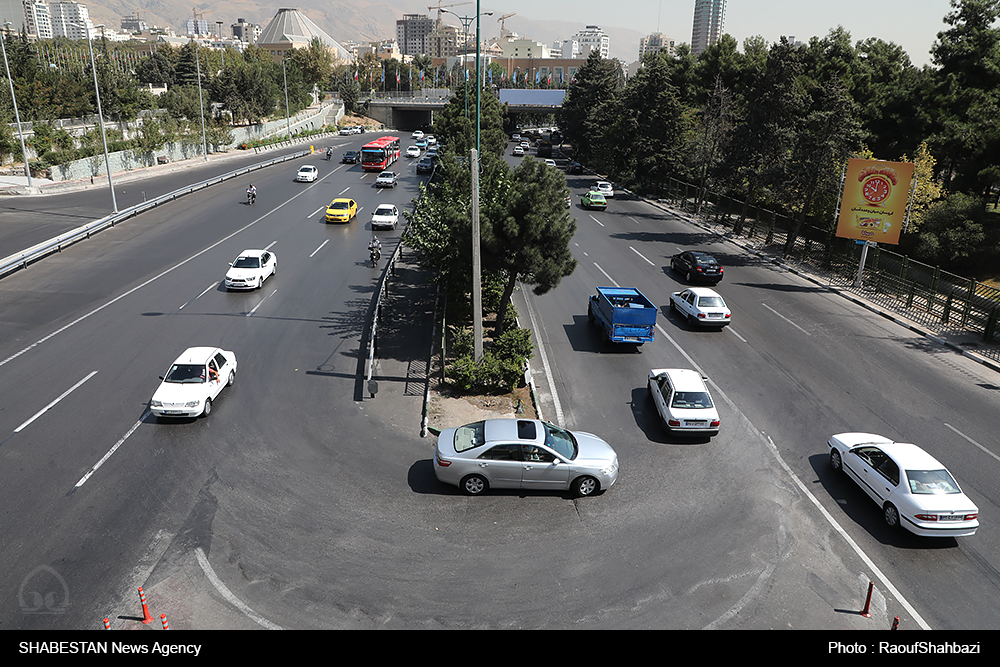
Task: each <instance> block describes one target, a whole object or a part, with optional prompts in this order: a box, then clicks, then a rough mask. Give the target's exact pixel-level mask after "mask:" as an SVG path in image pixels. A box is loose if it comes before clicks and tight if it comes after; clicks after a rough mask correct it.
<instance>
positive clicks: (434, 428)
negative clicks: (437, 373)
mask: <svg viewBox="0 0 1000 667" xmlns="http://www.w3.org/2000/svg"><path fill="white" fill-rule="evenodd" d="M514 417H524V418H527V419H534V418H535V405H534V403H532V400H531V390H530V389H529V388H528V387H518V388H516V389H514V391H512V392H509V393H506V394H480V395H472V396H460V395H458V394H457V392H455V391H454V390H453V389H452V388H451V387H450V386H448V385H447V384H446V385H444V386H442V384H441V382H440V379H438V380H436V381H432V385H431V391H430V403H429V404H428V406H427V427H428V429H430V430H431V432H432V433H436V432H439V431H441V430H442V429H446V428H451V427H452V426H461V425H462V424H469V423H472V422H476V421H480V420H483V419H501V418H514Z"/></svg>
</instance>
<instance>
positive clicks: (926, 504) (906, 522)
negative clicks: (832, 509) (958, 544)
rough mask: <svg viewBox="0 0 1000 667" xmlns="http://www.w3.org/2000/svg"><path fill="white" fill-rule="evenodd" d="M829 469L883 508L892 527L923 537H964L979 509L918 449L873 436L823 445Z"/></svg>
mask: <svg viewBox="0 0 1000 667" xmlns="http://www.w3.org/2000/svg"><path fill="white" fill-rule="evenodd" d="M827 445H828V446H829V448H830V466H831V467H832V468H833V469H834V470H836V471H838V472H840V471H842V472H844V473H845V474H846V475H847V476H848V477H850V478H851V479H852V480H853V481H854V482H855V483H856V484H857V485H858V486H860V487H861V489H862V490H863V491H864V492H865V493H866V494H868V496H869V497H870V498H871V499H872V500H874V501H875V502H876V503H877V504H878V506H879V507H881V508H882V516H883V518H884V519H885V522H886V523H887V524H888V525H889V526H890V527H891V528H898V527H903V528H905V529H906V530H908V531H910V532H911V533H914V534H915V535H922V536H925V537H968V536H970V535H975V533H976V529H977V528H979V508H978V507H976V505H975V504H974V503H973V502H972V501H971V500H969V498H968V497H967V496H966V495H965V494H964V493H962V489H961V488H960V487H959V486H958V482H956V481H955V478H954V477H952V475H951V473H950V472H948V470H947V468H945V467H944V465H942V464H941V463H939V462H938V460H937V459H935V458H934V457H933V456H931V455H930V454H928V453H927V452H925V451H924V450H922V449H921V448H920V447H917V446H916V445H912V444H909V443H903V442H894V441H892V440H890V439H889V438H886V437H883V436H881V435H874V434H872V433H838V434H837V435H834V436H832V437H831V438H830V440H829V441H828V442H827Z"/></svg>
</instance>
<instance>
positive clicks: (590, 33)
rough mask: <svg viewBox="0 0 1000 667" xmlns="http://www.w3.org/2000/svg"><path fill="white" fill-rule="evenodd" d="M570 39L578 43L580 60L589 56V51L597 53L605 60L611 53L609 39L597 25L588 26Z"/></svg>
mask: <svg viewBox="0 0 1000 667" xmlns="http://www.w3.org/2000/svg"><path fill="white" fill-rule="evenodd" d="M570 39H571V40H573V41H575V42H578V43H579V45H580V57H581V58H586V57H587V56H589V55H590V52H591V51H599V52H600V53H601V57H602V58H607V57H608V53H609V52H610V51H611V38H610V37H608V36H607V35H606V34H604V31H603V30H601V26H598V25H588V26H587V27H586V28H584V29H583V30H581V31H580V32H578V33H576V34H575V35H573V36H572V37H570Z"/></svg>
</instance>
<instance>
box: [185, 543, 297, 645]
mask: <svg viewBox="0 0 1000 667" xmlns="http://www.w3.org/2000/svg"><path fill="white" fill-rule="evenodd" d="M194 552H195V555H196V556H197V558H198V565H200V566H201V571H202V572H204V573H205V576H206V577H208V580H209V581H210V582H212V585H213V586H215V590H217V591H219V594H221V595H222V597H224V598H225V599H226V600H227V601H228V602H229V604H231V605H233V606H234V607H236V608H237V609H239V610H240V611H241V612H243V614H244V615H245V616H246V617H247V618H249V619H250V620H252V621H253V622H254V623H256V624H258V625H260V626H262V627H264V628H267V629H268V630H281V629H282V628H281V626H278V625H275V624H274V623H272V622H271V621H269V620H267V619H266V618H264V617H263V616H261V615H260V614H258V613H257V612H255V611H254V610H253V609H251V608H250V607H248V606H246V605H245V604H243V602H242V601H240V599H239V598H238V597H236V596H235V595H233V594H232V592H231V591H230V590H229V589H228V588H227V587H226V585H225V584H224V583H222V580H221V579H219V577H218V576H216V574H215V570H213V569H212V565H211V564H210V563H209V562H208V558H207V557H206V556H205V552H204V551H203V550H202V548H201V547H198V548H196V549H195V550H194Z"/></svg>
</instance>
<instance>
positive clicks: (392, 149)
mask: <svg viewBox="0 0 1000 667" xmlns="http://www.w3.org/2000/svg"><path fill="white" fill-rule="evenodd" d="M399 154H400V148H399V137H379V138H378V139H376V140H375V141H372V142H370V143H367V144H365V145H364V146H362V147H361V168H362V169H364V170H365V171H385V170H386V169H388V168H389V165H390V164H392V163H393V162H395V161H396V160H398V159H399Z"/></svg>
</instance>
